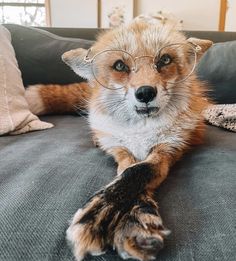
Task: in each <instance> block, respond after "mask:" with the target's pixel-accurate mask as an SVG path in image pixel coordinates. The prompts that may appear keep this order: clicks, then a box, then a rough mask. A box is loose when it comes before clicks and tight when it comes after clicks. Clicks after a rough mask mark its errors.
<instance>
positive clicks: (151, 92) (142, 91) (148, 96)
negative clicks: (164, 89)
mask: <svg viewBox="0 0 236 261" xmlns="http://www.w3.org/2000/svg"><path fill="white" fill-rule="evenodd" d="M156 95H157V91H156V89H155V88H153V87H152V86H141V87H139V88H138V90H137V91H136V92H135V97H136V99H137V100H138V101H140V102H145V103H148V102H150V101H152V100H153V99H154V97H156Z"/></svg>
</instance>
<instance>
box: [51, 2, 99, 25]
mask: <svg viewBox="0 0 236 261" xmlns="http://www.w3.org/2000/svg"><path fill="white" fill-rule="evenodd" d="M50 6H51V23H52V26H54V27H83V28H89V27H97V1H96V0H50Z"/></svg>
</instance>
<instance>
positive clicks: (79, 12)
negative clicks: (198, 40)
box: [50, 0, 236, 31]
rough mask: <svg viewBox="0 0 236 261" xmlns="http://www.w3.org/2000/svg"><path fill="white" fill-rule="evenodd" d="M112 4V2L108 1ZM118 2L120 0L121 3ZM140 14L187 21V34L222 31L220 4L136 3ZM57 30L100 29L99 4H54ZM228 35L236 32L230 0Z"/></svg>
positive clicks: (182, 0)
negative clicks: (166, 14)
mask: <svg viewBox="0 0 236 261" xmlns="http://www.w3.org/2000/svg"><path fill="white" fill-rule="evenodd" d="M108 1H109V0H108ZM117 1H118V0H117ZM134 1H136V5H137V12H138V14H141V13H144V14H148V13H153V12H158V11H160V10H162V11H166V12H172V13H173V14H174V15H175V16H176V17H177V18H178V19H180V20H181V19H182V20H183V21H184V23H183V25H184V29H186V30H218V25H219V13H220V0H198V1H196V0H195V1H193V0H134ZM50 2H51V21H52V26H55V27H84V28H89V27H97V0H50ZM228 3H229V9H228V11H227V17H226V26H225V30H226V31H236V18H235V17H236V0H228Z"/></svg>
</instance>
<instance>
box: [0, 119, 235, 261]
mask: <svg viewBox="0 0 236 261" xmlns="http://www.w3.org/2000/svg"><path fill="white" fill-rule="evenodd" d="M42 119H44V120H47V121H50V122H52V123H54V124H55V128H53V129H50V130H45V131H43V132H33V133H29V134H27V135H21V136H12V137H9V136H6V137H0V260H1V261H21V260H22V261H72V260H74V259H73V256H72V253H71V250H70V248H69V246H68V245H67V243H66V241H65V231H66V229H67V227H68V222H69V220H70V219H71V218H72V216H73V214H74V213H75V212H76V210H77V209H78V208H79V207H81V206H82V205H83V204H84V203H85V202H86V200H87V199H88V198H89V196H91V195H92V194H93V193H94V192H95V191H96V190H98V189H100V188H101V187H102V186H103V185H105V184H107V183H108V182H109V181H110V180H111V179H112V178H113V177H114V176H115V173H116V164H115V163H114V161H113V159H112V158H111V157H109V156H107V155H104V153H103V152H102V151H101V150H99V149H97V148H95V147H94V146H93V143H92V140H91V137H90V135H89V128H88V126H87V122H86V120H85V119H84V118H82V117H75V116H51V117H43V118H42ZM235 159H236V136H235V134H234V133H231V132H227V131H224V130H222V129H219V128H216V127H212V126H209V127H208V131H207V137H206V143H205V145H202V146H199V147H197V148H194V149H193V150H192V151H191V152H190V153H188V154H187V155H186V156H185V157H184V158H183V159H182V160H181V161H180V162H179V163H177V164H176V165H175V166H174V167H173V168H172V171H171V173H170V175H169V177H168V178H167V180H166V181H165V182H164V183H163V184H162V185H161V187H160V188H159V189H158V191H157V201H158V202H159V206H160V213H161V215H162V218H163V220H164V224H165V225H166V226H167V227H168V228H169V229H171V230H172V234H171V235H170V236H169V238H168V239H167V240H166V244H165V248H164V249H163V250H162V251H161V252H160V253H159V255H158V258H157V260H158V261H190V260H192V261H193V260H194V261H205V260H207V261H211V260H212V261H213V260H219V261H235V257H236V242H235V238H236V231H235V223H236V194H235V191H236V172H235V167H236V163H235ZM86 260H87V261H121V259H120V258H119V257H118V256H117V255H116V253H115V252H113V251H109V252H108V253H107V254H105V255H103V256H100V257H87V258H86Z"/></svg>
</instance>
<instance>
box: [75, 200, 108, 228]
mask: <svg viewBox="0 0 236 261" xmlns="http://www.w3.org/2000/svg"><path fill="white" fill-rule="evenodd" d="M85 207H86V206H85ZM104 207H105V202H104V201H99V202H98V203H96V205H94V206H93V207H92V208H91V209H90V210H89V211H87V212H86V213H85V214H84V215H83V216H82V218H81V219H80V220H79V223H80V224H87V223H90V222H94V221H95V218H96V215H97V214H98V213H99V211H100V210H101V209H102V208H104Z"/></svg>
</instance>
